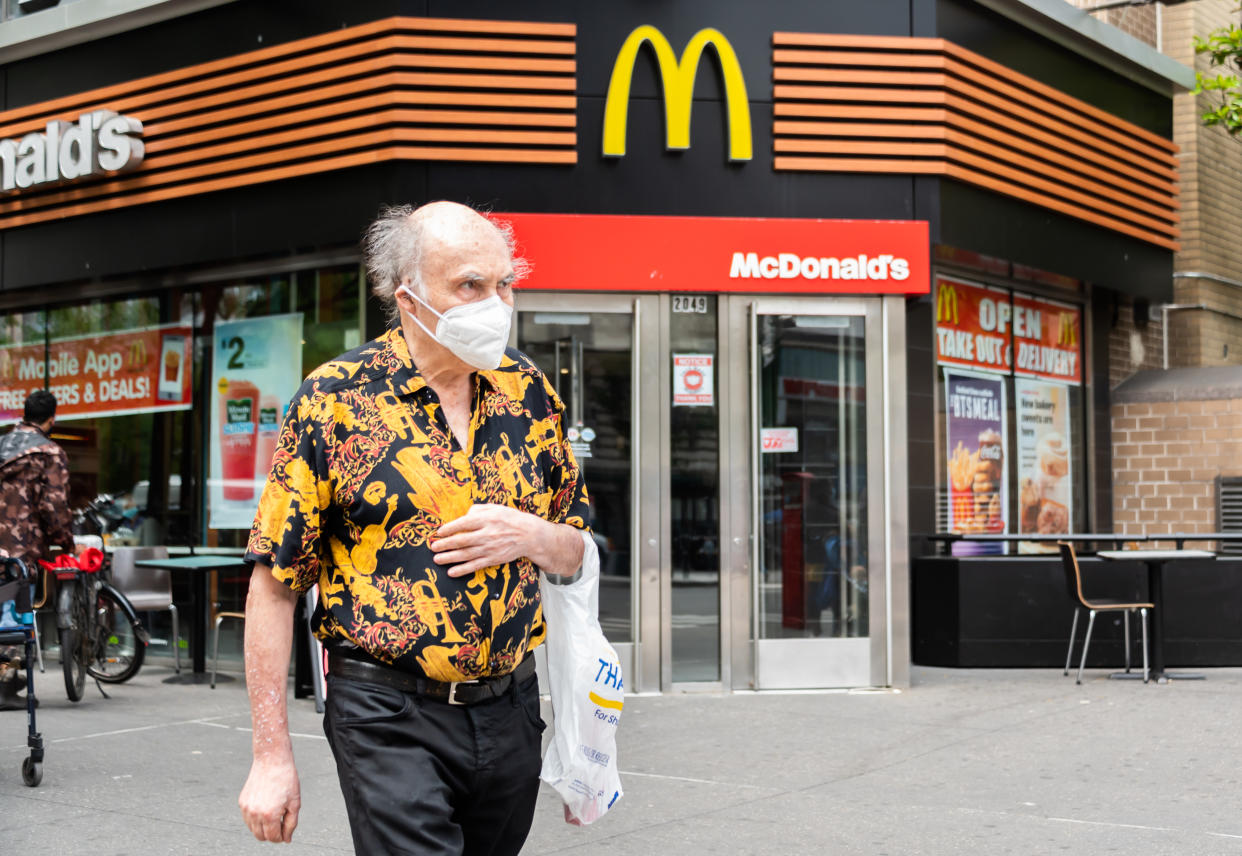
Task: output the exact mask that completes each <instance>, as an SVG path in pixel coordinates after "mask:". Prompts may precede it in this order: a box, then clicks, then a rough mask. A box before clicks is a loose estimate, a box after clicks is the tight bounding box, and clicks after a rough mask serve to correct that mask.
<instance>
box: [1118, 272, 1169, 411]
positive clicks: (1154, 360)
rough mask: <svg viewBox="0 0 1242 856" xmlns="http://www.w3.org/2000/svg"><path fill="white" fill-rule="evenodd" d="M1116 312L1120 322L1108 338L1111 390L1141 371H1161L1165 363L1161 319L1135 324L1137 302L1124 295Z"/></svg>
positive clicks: (1119, 300)
mask: <svg viewBox="0 0 1242 856" xmlns="http://www.w3.org/2000/svg"><path fill="white" fill-rule="evenodd" d="M1115 313H1116V323H1114V324H1113V326H1112V331H1111V332H1110V333H1109V337H1108V386H1109V389H1112V388H1113V387H1115V386H1117V385H1118V384H1119V383H1121V382H1122V381H1124V380H1125V379H1126V378H1128V377H1129V376H1130V375H1132V374H1134V373H1135V372H1137V371H1142V370H1144V369H1158V368H1161V367H1162V366H1163V363H1164V350H1163V348H1164V336H1163V335H1162V330H1161V326H1160V325H1161V320H1160V317H1159V316H1157V317H1156V319H1154V320H1151V321H1148V322H1147V323H1146V324H1138V323H1135V319H1134V299H1133V298H1132V297H1130V296H1128V295H1124V294H1122V295H1118V296H1117V307H1116V310H1115ZM1170 326H1172V323H1171V322H1170ZM1170 362H1172V354H1170Z"/></svg>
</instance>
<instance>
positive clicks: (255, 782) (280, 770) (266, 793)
mask: <svg viewBox="0 0 1242 856" xmlns="http://www.w3.org/2000/svg"><path fill="white" fill-rule="evenodd" d="M237 804H238V805H239V806H240V807H241V813H242V818H243V819H244V820H245V821H246V826H248V827H250V831H251V832H253V833H254V837H255V838H257V839H259V840H260V841H275V842H284V843H286V844H288V843H289V841H290V840H291V839H292V838H293V830H294V829H295V828H296V827H297V825H298V811H299V809H301V808H302V796H301V790H300V788H299V786H298V771H297V770H296V769H295V768H294V766H293V763H292V762H291V761H290V762H278V763H266V762H261V761H255V762H254V763H253V764H251V766H250V775H249V776H248V777H247V778H246V785H245V787H243V788H242V792H241V796H240V797H238V799H237Z"/></svg>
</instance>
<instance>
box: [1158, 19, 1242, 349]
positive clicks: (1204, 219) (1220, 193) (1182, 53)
mask: <svg viewBox="0 0 1242 856" xmlns="http://www.w3.org/2000/svg"><path fill="white" fill-rule="evenodd" d="M1162 23H1163V29H1162V39H1161V42H1162V47H1163V50H1164V52H1165V53H1166V54H1167V55H1169V56H1170V57H1172V58H1173V59H1175V60H1177V61H1178V62H1181V63H1184V64H1186V65H1189V66H1192V67H1194V68H1196V69H1198V70H1200V71H1204V72H1210V71H1211V69H1210V67H1209V65H1208V62H1207V59H1206V57H1203V56H1196V55H1195V52H1194V45H1193V41H1192V36H1193V35H1196V34H1197V35H1200V36H1206V35H1207V34H1208V33H1210V32H1211V31H1212V30H1214V29H1217V28H1219V27H1224V26H1236V25H1237V23H1238V4H1237V2H1236V0H1195V2H1193V3H1183V4H1180V5H1177V6H1172V7H1167V8H1165V9H1164V11H1163V14H1162ZM1208 105H1209V100H1208V97H1207V96H1206V95H1203V96H1196V95H1194V94H1192V93H1189V92H1187V93H1183V94H1180V95H1177V96H1175V97H1174V99H1173V128H1174V133H1173V139H1174V142H1176V143H1177V144H1178V145H1179V146H1180V147H1181V155H1180V161H1181V163H1180V168H1179V172H1180V174H1181V176H1180V177H1181V204H1182V222H1181V228H1182V250H1181V252H1179V253H1178V254H1177V255H1176V256H1175V258H1174V268H1175V270H1177V271H1178V272H1180V273H1182V274H1187V273H1195V272H1200V273H1210V274H1215V275H1217V276H1220V277H1224V278H1226V279H1230V280H1234V281H1242V205H1239V200H1240V199H1242V138H1235V137H1231V136H1230V135H1229V134H1228V133H1227V132H1226V131H1225V130H1224V129H1222V128H1220V127H1215V128H1207V127H1204V126H1203V124H1202V121H1201V120H1200V116H1201V115H1202V113H1203V111H1204V110H1205V109H1206V108H1207V106H1208ZM1174 302H1175V303H1179V304H1196V303H1203V304H1205V305H1206V306H1207V307H1208V309H1207V310H1191V311H1184V312H1178V313H1176V315H1175V316H1174V317H1171V318H1170V322H1169V334H1170V342H1169V344H1170V349H1169V353H1170V360H1169V363H1170V365H1171V366H1219V365H1238V364H1242V286H1238V285H1230V284H1227V283H1222V282H1218V281H1214V280H1211V279H1204V278H1199V277H1193V276H1179V277H1176V278H1175V279H1174ZM1232 316H1237V317H1232Z"/></svg>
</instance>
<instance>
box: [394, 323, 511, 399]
mask: <svg viewBox="0 0 1242 856" xmlns="http://www.w3.org/2000/svg"><path fill="white" fill-rule="evenodd" d="M383 340H384V350H385V354H384V356H385V363H387V365H388V375H389V378H390V379H391V381H392V388H393V391H394V392H396V393H397V395H414V394H416V393H417V392H418V391H419V390H421V389H425V388H427V381H426V380H424V379H423V375H422V372H420V371H419V370H418V366H416V365H414V358H413V357H411V356H410V347H409V345H408V344H407V343H406V341H405V334H404V333H402V331H401V328H400V327H392V328H390V329H389V330H388V332H386V333H385V334H384V336H383ZM517 368H518V363H517V361H516V360H514V359H513V358H512V357H510V356H509V355H508V354H505V355H504V356H503V357H501V358H500V366H499V367H498V368H496V369H494V370H491V371H477V372H475V373H474V374H475V376H476V377H478V378H479V379H480V380H482V381H484V382H486V383H487V384H488V386H490V387H491V388H492V389H494V390H498V389H501V386H500V384H498V383H497V378H496V375H498V374H502V373H507V372H511V371H514V370H516V369H517Z"/></svg>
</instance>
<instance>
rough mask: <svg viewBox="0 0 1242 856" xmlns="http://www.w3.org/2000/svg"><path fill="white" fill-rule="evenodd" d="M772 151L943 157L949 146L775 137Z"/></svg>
mask: <svg viewBox="0 0 1242 856" xmlns="http://www.w3.org/2000/svg"><path fill="white" fill-rule="evenodd" d="M772 151H774V152H777V153H779V154H789V153H792V152H798V153H799V154H810V153H822V154H827V155H835V154H838V153H840V154H847V155H875V156H877V157H923V158H942V159H943V158H944V157H946V156H947V155H948V151H949V148H948V146H947V145H945V144H944V143H892V142H862V141H857V140H802V139H794V140H791V139H785V138H782V139H777V140H773V141H772Z"/></svg>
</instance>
